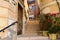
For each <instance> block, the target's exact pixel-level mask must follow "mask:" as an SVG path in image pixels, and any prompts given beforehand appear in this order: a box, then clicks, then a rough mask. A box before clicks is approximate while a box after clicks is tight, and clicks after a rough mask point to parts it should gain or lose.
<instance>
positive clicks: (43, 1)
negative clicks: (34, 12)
mask: <svg viewBox="0 0 60 40" xmlns="http://www.w3.org/2000/svg"><path fill="white" fill-rule="evenodd" d="M38 1H39V2H38V4H39V7H40V10H41V13H45V14H47V13H58V12H59V8H58V5H57V3H56V0H38ZM58 2H60V1H58Z"/></svg>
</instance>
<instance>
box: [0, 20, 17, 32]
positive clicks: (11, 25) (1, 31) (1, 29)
mask: <svg viewBox="0 0 60 40" xmlns="http://www.w3.org/2000/svg"><path fill="white" fill-rule="evenodd" d="M15 23H18V21H15V22H13V23H12V24H10V25H8V26H7V27H5V28H3V29H1V30H0V32H2V31H3V32H4V30H6V29H7V28H9V27H11V26H12V25H14V24H15Z"/></svg>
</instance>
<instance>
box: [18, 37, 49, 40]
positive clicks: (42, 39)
mask: <svg viewBox="0 0 60 40" xmlns="http://www.w3.org/2000/svg"><path fill="white" fill-rule="evenodd" d="M17 40H49V38H48V37H43V36H19V37H18V38H17Z"/></svg>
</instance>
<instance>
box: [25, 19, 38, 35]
mask: <svg viewBox="0 0 60 40" xmlns="http://www.w3.org/2000/svg"><path fill="white" fill-rule="evenodd" d="M38 31H39V21H37V20H31V21H28V23H27V26H26V29H25V35H37V34H38Z"/></svg>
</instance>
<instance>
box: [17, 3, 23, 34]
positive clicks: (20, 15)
mask: <svg viewBox="0 0 60 40" xmlns="http://www.w3.org/2000/svg"><path fill="white" fill-rule="evenodd" d="M18 22H19V23H18V28H17V35H21V34H22V28H23V8H22V7H21V5H20V4H19V3H18Z"/></svg>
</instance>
